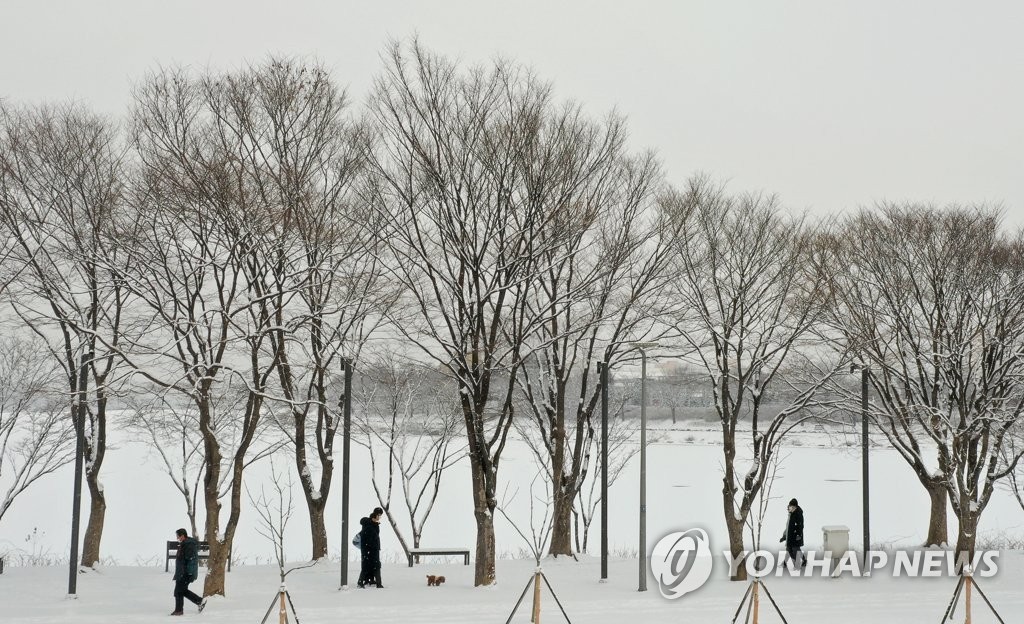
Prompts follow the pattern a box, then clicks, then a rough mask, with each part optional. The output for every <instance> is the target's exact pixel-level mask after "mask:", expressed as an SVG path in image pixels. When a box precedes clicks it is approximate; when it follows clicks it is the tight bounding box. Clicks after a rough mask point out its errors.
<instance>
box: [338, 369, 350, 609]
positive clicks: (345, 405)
mask: <svg viewBox="0 0 1024 624" xmlns="http://www.w3.org/2000/svg"><path fill="white" fill-rule="evenodd" d="M341 365H342V370H344V372H345V396H344V397H342V405H341V409H342V418H343V419H344V420H343V423H342V426H341V452H342V460H341V587H342V589H344V588H345V587H346V586H348V541H349V540H350V539H351V538H350V537H349V534H348V531H349V528H348V495H349V484H348V482H349V457H350V455H351V452H350V451H351V442H352V359H351V358H343V359H342V361H341Z"/></svg>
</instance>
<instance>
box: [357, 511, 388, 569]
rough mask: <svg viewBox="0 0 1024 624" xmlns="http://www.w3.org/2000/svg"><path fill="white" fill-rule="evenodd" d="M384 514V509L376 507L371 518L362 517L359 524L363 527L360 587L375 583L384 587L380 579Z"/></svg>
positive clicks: (361, 532) (360, 550)
mask: <svg viewBox="0 0 1024 624" xmlns="http://www.w3.org/2000/svg"><path fill="white" fill-rule="evenodd" d="M383 516H384V510H383V509H381V508H380V507H376V508H374V510H373V513H371V514H370V517H369V518H361V519H360V520H359V524H360V525H361V526H362V527H363V528H362V530H361V531H359V554H360V555H361V556H360V564H361V565H360V569H359V581H358V582H357V583H356V585H358V586H359V587H366V586H367V585H374V586H376V587H381V588H382V587H384V585H383V584H382V583H381V579H380V520H381V517H383Z"/></svg>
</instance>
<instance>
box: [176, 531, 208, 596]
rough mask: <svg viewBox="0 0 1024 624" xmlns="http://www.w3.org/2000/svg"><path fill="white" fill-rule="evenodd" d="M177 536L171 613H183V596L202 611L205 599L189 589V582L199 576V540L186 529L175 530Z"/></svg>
mask: <svg viewBox="0 0 1024 624" xmlns="http://www.w3.org/2000/svg"><path fill="white" fill-rule="evenodd" d="M175 534H176V535H177V538H178V552H177V554H175V555H174V611H172V612H171V615H183V614H184V611H183V610H182V609H183V608H184V606H185V598H188V599H189V601H190V602H192V603H193V604H195V605H198V606H199V611H200V612H202V610H203V608H204V607H206V600H204V599H203V598H200V597H199V596H197V595H196V594H195V593H193V592H192V591H191V590H189V588H188V586H189V583H192V582H193V581H195V580H196V579H197V578H199V542H197V541H196V540H195V538H193V537H189V536H188V531H186V530H185V529H178V530H177V531H175Z"/></svg>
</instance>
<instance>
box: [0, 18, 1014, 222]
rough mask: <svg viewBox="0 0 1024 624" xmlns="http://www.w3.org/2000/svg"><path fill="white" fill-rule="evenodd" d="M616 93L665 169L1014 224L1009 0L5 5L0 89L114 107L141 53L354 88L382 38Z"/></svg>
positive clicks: (823, 205) (615, 100)
mask: <svg viewBox="0 0 1024 624" xmlns="http://www.w3.org/2000/svg"><path fill="white" fill-rule="evenodd" d="M414 33H419V35H420V36H421V39H422V41H423V42H424V43H425V44H426V45H427V46H428V47H430V48H433V49H434V50H436V51H438V52H440V53H442V54H445V55H448V56H452V57H457V58H459V59H462V60H463V61H466V62H470V63H476V62H482V61H487V60H488V59H490V58H492V57H494V56H496V55H504V56H507V57H511V58H514V59H517V60H519V61H521V62H523V63H525V64H527V65H530V66H531V67H533V68H534V69H535V70H536V72H537V73H538V74H539V75H540V76H541V77H542V78H545V79H547V80H550V81H551V82H553V83H554V85H555V89H556V93H557V95H558V96H560V97H565V98H573V99H576V100H578V101H581V102H583V103H584V104H585V106H586V107H587V109H588V110H589V111H590V112H592V113H593V114H595V115H600V114H602V113H604V112H605V111H607V110H608V109H611V108H613V107H615V108H617V109H618V110H619V111H620V112H621V113H623V114H625V115H626V116H627V117H628V118H629V121H630V128H631V130H632V137H633V143H634V145H635V147H636V148H638V149H639V148H647V147H650V148H654V149H656V150H657V152H658V153H659V154H660V156H661V158H662V160H663V161H664V163H665V165H666V168H667V170H668V173H669V176H670V179H672V180H674V181H676V182H682V181H683V180H684V179H685V178H686V177H687V176H689V175H691V174H692V173H694V172H696V171H704V172H707V173H710V174H712V175H713V176H715V177H717V178H720V179H723V180H728V181H729V183H730V188H731V189H732V190H735V191H740V190H764V191H771V192H777V193H778V194H779V195H780V196H781V198H782V200H783V202H784V203H785V204H786V205H787V206H790V207H791V208H794V209H796V210H803V209H807V210H810V211H812V212H814V213H817V214H825V213H830V212H839V211H845V210H849V209H852V208H856V207H857V206H862V205H870V204H872V203H873V202H875V201H877V200H881V199H891V200H903V199H914V200H922V201H929V202H937V203H947V202H982V201H984V202H989V203H995V204H999V205H1001V206H1003V208H1004V209H1005V211H1006V213H1007V216H1008V221H1009V222H1011V223H1013V224H1014V225H1024V175H1022V174H1024V170H1022V165H1024V155H1022V148H1024V119H1022V116H1024V36H1022V35H1024V3H1021V2H988V1H987V2H936V1H928V2H924V1H921V2H909V1H892V0H889V1H884V2H878V1H866V0H858V1H856V2H842V3H840V2H832V1H822V0H808V1H801V2H797V1H791V2H770V1H757V2H755V1H750V2H745V3H740V2H727V1H722V0H715V1H710V0H709V1H707V2H688V1H683V0H679V1H676V2H623V1H621V0H620V1H614V2H613V1H601V2H586V3H584V2H573V3H569V2H561V1H559V0H546V1H543V2H532V1H531V2H522V1H514V0H505V1H503V2H487V1H484V0H470V1H462V0H460V1H457V2H456V1H440V0H435V1H431V2H416V3H413V2H378V1H372V0H364V1H358V2H356V1H335V2H326V1H325V2H313V1H302V2H299V1H296V0H291V1H288V2H265V1H255V0H248V1H241V0H231V1H225V0H206V1H201V2H196V1H187V2H181V1H175V2H166V1H164V2H150V1H145V0H104V1H102V2H101V1H84V0H83V1H77V2H56V1H43V0H38V1H33V2H27V1H26V2H15V1H14V0H0V97H4V98H8V99H10V100H12V101H19V102H35V101H41V100H65V99H69V98H73V99H77V100H79V101H82V102H85V103H88V104H89V105H91V106H93V107H94V108H96V109H98V110H101V111H103V112H107V113H110V114H112V115H123V114H124V113H125V111H126V110H127V108H128V106H129V93H130V88H131V84H132V82H133V81H134V80H137V79H138V78H139V77H140V76H141V75H142V73H143V72H144V71H145V70H146V69H148V68H152V67H154V66H155V65H157V64H175V63H177V64H185V65H191V66H195V67H200V68H201V67H205V66H213V67H216V68H221V69H226V68H232V67H237V66H239V65H240V64H242V63H244V62H246V61H259V60H261V59H263V58H265V57H266V56H267V55H268V54H270V53H283V54H291V55H303V56H315V57H318V58H320V59H321V60H322V61H323V62H324V63H325V64H327V65H328V66H329V67H330V68H331V69H332V71H333V72H334V76H335V78H336V79H337V81H338V82H339V83H341V84H343V85H347V87H348V88H349V92H350V94H351V95H352V97H353V98H354V99H355V100H356V101H358V102H360V103H361V102H362V100H363V97H364V95H365V93H366V89H367V87H368V86H369V84H370V81H371V80H372V77H373V75H374V73H375V72H376V71H377V68H378V66H379V54H380V52H381V50H382V48H383V47H384V45H385V44H386V42H387V41H388V39H389V38H406V37H409V36H410V35H412V34H414Z"/></svg>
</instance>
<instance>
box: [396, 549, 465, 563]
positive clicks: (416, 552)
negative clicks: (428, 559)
mask: <svg viewBox="0 0 1024 624" xmlns="http://www.w3.org/2000/svg"><path fill="white" fill-rule="evenodd" d="M424 555H437V556H451V555H455V556H459V555H461V556H462V558H463V565H469V549H468V548H410V549H409V567H410V568H411V567H412V565H413V562H414V561H415V560H416V558H418V557H422V556H424Z"/></svg>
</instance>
